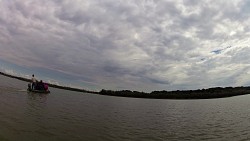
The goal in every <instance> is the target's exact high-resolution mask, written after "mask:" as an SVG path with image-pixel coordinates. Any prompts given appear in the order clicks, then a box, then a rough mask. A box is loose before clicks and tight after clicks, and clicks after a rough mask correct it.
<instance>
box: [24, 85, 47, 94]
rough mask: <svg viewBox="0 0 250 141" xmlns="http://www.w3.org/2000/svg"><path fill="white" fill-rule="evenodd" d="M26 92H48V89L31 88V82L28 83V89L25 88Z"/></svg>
mask: <svg viewBox="0 0 250 141" xmlns="http://www.w3.org/2000/svg"><path fill="white" fill-rule="evenodd" d="M27 91H28V92H31V93H41V94H48V93H50V91H49V90H48V89H47V90H33V89H32V88H31V84H28V89H27Z"/></svg>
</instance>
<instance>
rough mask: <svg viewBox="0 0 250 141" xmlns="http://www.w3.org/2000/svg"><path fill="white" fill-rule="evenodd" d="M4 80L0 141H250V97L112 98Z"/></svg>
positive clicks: (1, 80)
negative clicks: (36, 89) (37, 90)
mask: <svg viewBox="0 0 250 141" xmlns="http://www.w3.org/2000/svg"><path fill="white" fill-rule="evenodd" d="M26 86H27V83H26V82H22V81H19V80H16V79H12V78H7V77H4V76H0V140H3V141H16V140H25V141H34V140H35V141H44V140H47V141H50V140H53V141H54V140H58V141H69V140H70V141H80V140H81V141H85V140H86V141H92V140H93V141H117V140H119V141H131V140H133V141H141V140H143V141H147V140H148V141H165V140H170V141H171V140H176V141H177V140H192V141H194V140H212V141H213V140H214V141H217V140H237V141H241V140H242V141H243V140H249V138H250V133H249V130H250V109H249V107H250V102H249V101H250V95H244V96H237V97H230V98H222V99H210V100H156V99H155V100H154V99H136V98H124V97H110V96H102V95H94V94H86V93H79V92H71V91H66V90H60V89H53V88H50V90H51V94H49V95H45V94H28V93H27V92H26V91H25V89H26Z"/></svg>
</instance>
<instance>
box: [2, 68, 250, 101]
mask: <svg viewBox="0 0 250 141" xmlns="http://www.w3.org/2000/svg"><path fill="white" fill-rule="evenodd" d="M0 75H3V76H6V77H11V78H15V79H18V80H22V81H26V82H30V79H27V78H23V77H18V76H14V75H10V74H6V73H3V72H0ZM48 85H49V87H53V88H58V89H63V90H69V91H76V92H84V93H90V94H99V95H106V96H118V97H129V98H147V99H183V100H185V99H215V98H226V97H233V96H240V95H246V94H250V86H248V87H243V86H240V87H225V88H223V87H214V88H208V89H198V90H176V91H165V90H163V91H152V92H151V93H145V92H138V91H131V90H120V91H113V90H104V89H102V90H101V91H99V92H95V91H88V90H85V89H79V88H72V87H66V86H60V85H56V84H50V83H48Z"/></svg>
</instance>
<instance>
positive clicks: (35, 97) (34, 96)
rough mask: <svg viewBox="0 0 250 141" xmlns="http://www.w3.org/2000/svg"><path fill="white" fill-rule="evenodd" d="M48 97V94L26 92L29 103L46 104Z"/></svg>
mask: <svg viewBox="0 0 250 141" xmlns="http://www.w3.org/2000/svg"><path fill="white" fill-rule="evenodd" d="M48 95H49V94H40V93H29V92H28V99H29V100H31V101H36V102H39V103H46V101H47V97H48Z"/></svg>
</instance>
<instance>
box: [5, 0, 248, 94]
mask: <svg viewBox="0 0 250 141" xmlns="http://www.w3.org/2000/svg"><path fill="white" fill-rule="evenodd" d="M249 6H250V1H249V0H228V1H224V0H218V1H211V0H202V1H194V0H185V1H182V0H174V1H173V0H158V1H156V0H138V1H134V0H126V1H121V0H105V1H100V0H91V1H87V0H74V1H70V0H53V1H46V0H25V1H19V0H2V1H0V49H1V52H0V58H1V59H3V60H7V61H9V62H12V63H14V64H17V65H21V66H25V67H29V68H43V69H49V70H53V71H55V72H62V73H65V75H69V76H74V77H72V81H79V82H82V83H83V84H87V83H88V84H91V85H93V87H96V88H97V89H98V88H99V89H100V88H105V89H115V90H116V89H132V90H141V91H152V90H162V89H166V90H176V89H197V88H207V87H215V86H239V85H249V84H250V81H249V80H248V79H247V78H248V75H249V73H250V64H249V62H250V58H249V55H248V54H249V53H250V48H249V43H250V41H249V35H250V32H249V31H250V28H249V26H248V25H249V23H250V19H249V15H250V10H249V8H248V7H249ZM73 78H74V79H73Z"/></svg>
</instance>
